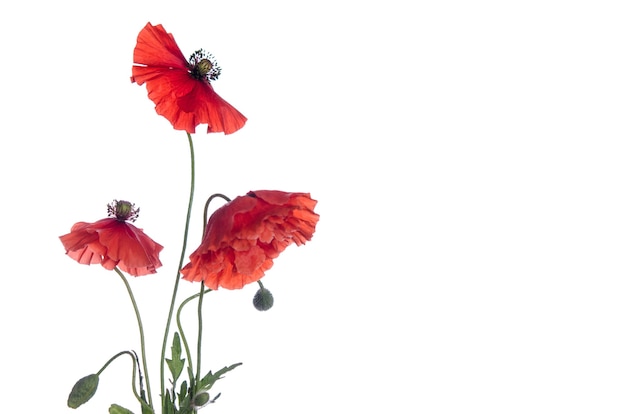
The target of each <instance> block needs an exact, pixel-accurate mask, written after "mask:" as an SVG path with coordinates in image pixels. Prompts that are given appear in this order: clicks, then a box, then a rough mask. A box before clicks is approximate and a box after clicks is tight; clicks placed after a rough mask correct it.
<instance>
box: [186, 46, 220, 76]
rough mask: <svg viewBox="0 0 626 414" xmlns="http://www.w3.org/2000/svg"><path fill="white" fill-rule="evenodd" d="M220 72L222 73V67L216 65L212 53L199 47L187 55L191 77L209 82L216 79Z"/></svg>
mask: <svg viewBox="0 0 626 414" xmlns="http://www.w3.org/2000/svg"><path fill="white" fill-rule="evenodd" d="M220 73H222V68H220V67H219V66H217V61H216V60H215V57H214V56H213V55H212V54H210V53H207V52H205V51H204V50H202V49H200V50H196V51H195V52H193V54H192V55H191V56H190V57H189V74H190V75H191V77H192V78H194V79H197V80H206V81H207V82H210V81H213V80H217V78H218V76H220Z"/></svg>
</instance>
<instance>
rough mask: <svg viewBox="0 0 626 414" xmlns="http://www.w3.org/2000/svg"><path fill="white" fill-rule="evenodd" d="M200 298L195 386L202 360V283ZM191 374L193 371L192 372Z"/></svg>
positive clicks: (198, 378)
mask: <svg viewBox="0 0 626 414" xmlns="http://www.w3.org/2000/svg"><path fill="white" fill-rule="evenodd" d="M199 295H200V298H199V299H198V346H197V348H196V362H197V363H198V365H197V366H196V384H199V383H200V379H201V378H202V377H201V376H200V366H201V365H202V363H201V358H202V299H204V283H201V284H200V293H199ZM192 372H193V371H192Z"/></svg>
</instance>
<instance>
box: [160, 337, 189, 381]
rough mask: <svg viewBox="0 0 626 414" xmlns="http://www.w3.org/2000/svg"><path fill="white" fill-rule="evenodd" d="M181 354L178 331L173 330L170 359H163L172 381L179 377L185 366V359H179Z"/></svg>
mask: <svg viewBox="0 0 626 414" xmlns="http://www.w3.org/2000/svg"><path fill="white" fill-rule="evenodd" d="M181 355H182V348H181V346H180V337H179V336H178V332H175V333H174V340H173V342H172V359H165V362H167V366H168V367H169V369H170V372H171V373H172V378H173V380H174V381H176V380H177V379H178V377H180V374H181V373H182V372H183V367H184V366H185V359H184V358H183V359H181Z"/></svg>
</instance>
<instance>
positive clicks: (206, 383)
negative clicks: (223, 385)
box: [198, 362, 242, 391]
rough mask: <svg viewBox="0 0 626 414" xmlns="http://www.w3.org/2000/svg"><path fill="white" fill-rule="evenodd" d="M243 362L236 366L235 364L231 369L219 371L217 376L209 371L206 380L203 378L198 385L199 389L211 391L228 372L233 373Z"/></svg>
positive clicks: (225, 368)
mask: <svg viewBox="0 0 626 414" xmlns="http://www.w3.org/2000/svg"><path fill="white" fill-rule="evenodd" d="M241 364H242V363H241V362H238V363H236V364H233V365H231V366H229V367H224V368H222V369H220V370H219V371H217V372H216V373H215V374H213V373H212V372H211V371H209V373H208V374H206V375H205V376H204V378H202V379H201V380H200V383H199V384H198V389H203V390H207V391H208V390H210V389H211V387H212V386H213V384H215V382H216V381H217V380H218V379H220V378H222V375H224V374H225V373H227V372H228V371H232V370H233V369H235V368H237V367H238V366H239V365H241Z"/></svg>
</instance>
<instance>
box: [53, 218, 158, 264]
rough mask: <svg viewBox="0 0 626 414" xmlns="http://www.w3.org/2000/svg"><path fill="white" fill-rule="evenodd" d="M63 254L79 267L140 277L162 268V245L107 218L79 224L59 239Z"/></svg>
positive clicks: (129, 225)
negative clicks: (117, 269) (95, 266)
mask: <svg viewBox="0 0 626 414" xmlns="http://www.w3.org/2000/svg"><path fill="white" fill-rule="evenodd" d="M60 239H61V243H63V246H64V247H65V250H66V253H67V255H68V256H70V257H71V258H72V259H74V260H76V261H77V262H78V263H81V264H87V265H90V264H98V263H99V264H101V265H102V266H103V267H104V268H105V269H108V270H112V269H113V268H115V267H116V266H117V267H119V269H120V270H122V271H124V272H126V273H128V274H130V275H133V276H143V275H147V274H150V273H156V269H157V268H159V267H161V265H162V264H161V261H160V260H159V253H160V252H161V250H163V246H161V245H160V244H158V243H156V242H155V241H154V240H152V239H151V238H150V237H148V236H147V235H146V234H145V233H144V232H143V231H142V230H141V229H138V228H137V227H135V226H134V225H132V224H131V223H128V222H125V221H119V220H117V219H115V218H106V219H102V220H99V221H96V222H95V223H85V222H79V223H76V224H74V225H73V226H72V230H71V232H70V233H68V234H66V235H63V236H61V237H60Z"/></svg>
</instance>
